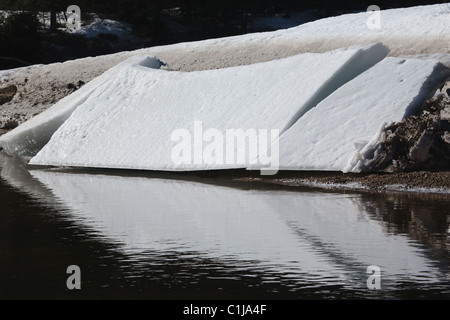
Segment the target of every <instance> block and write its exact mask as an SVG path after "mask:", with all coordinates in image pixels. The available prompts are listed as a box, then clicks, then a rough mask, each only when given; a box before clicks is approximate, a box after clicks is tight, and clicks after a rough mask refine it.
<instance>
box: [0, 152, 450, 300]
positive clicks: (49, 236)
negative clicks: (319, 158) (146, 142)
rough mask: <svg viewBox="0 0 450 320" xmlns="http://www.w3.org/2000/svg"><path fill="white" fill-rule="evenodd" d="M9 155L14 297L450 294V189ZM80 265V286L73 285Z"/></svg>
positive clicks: (4, 250) (4, 274)
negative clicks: (77, 167)
mask: <svg viewBox="0 0 450 320" xmlns="http://www.w3.org/2000/svg"><path fill="white" fill-rule="evenodd" d="M0 155H1V156H0V167H1V179H0V190H1V191H0V203H1V211H0V212H1V213H0V298H1V299H16V298H19V299H88V298H89V299H91V298H93V299H355V298H356V299H359V298H370V299H411V298H412V299H424V298H425V299H428V298H433V299H435V298H437V299H449V298H450V264H449V262H450V251H449V248H450V246H449V244H450V228H449V225H450V212H449V208H450V199H449V198H448V197H445V196H439V197H430V196H424V195H414V194H371V193H356V192H350V193H348V192H347V193H343V192H332V191H327V192H323V191H317V190H313V189H306V188H305V189H298V188H297V189H295V190H294V189H286V188H282V187H277V188H275V187H273V188H268V187H262V186H261V185H252V184H242V183H232V182H224V181H219V180H215V179H205V178H203V179H195V178H193V177H183V176H179V175H178V176H173V175H172V176H171V175H165V174H157V173H152V174H150V173H128V172H123V171H122V172H119V171H69V170H54V169H53V170H49V169H47V170H38V169H33V170H30V169H29V168H27V167H26V166H25V165H24V164H23V163H21V162H19V161H17V160H14V159H11V158H9V157H7V156H5V155H3V154H0ZM72 265H76V266H78V267H79V268H80V271H81V277H80V278H79V279H80V281H81V282H80V283H81V290H69V289H68V288H67V285H66V280H67V278H68V277H69V276H70V274H68V273H67V268H68V267H69V266H72ZM369 266H376V267H378V268H379V269H377V270H379V273H376V274H371V273H368V267H369ZM369 277H372V278H370V281H369V287H371V288H372V289H369V288H368V279H369Z"/></svg>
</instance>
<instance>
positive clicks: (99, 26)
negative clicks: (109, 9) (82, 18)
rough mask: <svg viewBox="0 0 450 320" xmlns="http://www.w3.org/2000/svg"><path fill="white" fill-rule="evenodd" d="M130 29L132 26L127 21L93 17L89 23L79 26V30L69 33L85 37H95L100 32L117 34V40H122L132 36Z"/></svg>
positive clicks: (131, 29)
mask: <svg viewBox="0 0 450 320" xmlns="http://www.w3.org/2000/svg"><path fill="white" fill-rule="evenodd" d="M132 31H133V28H132V26H131V24H129V23H126V22H122V21H115V20H111V19H101V18H99V17H95V18H94V21H92V22H91V23H90V24H88V25H84V26H81V28H80V30H77V31H74V32H71V33H75V34H79V35H82V36H84V37H86V38H95V37H98V36H99V35H101V34H110V35H115V36H117V38H118V40H121V41H123V40H130V39H131V38H134V36H133V34H132Z"/></svg>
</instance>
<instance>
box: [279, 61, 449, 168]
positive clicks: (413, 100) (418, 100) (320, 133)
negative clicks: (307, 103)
mask: <svg viewBox="0 0 450 320" xmlns="http://www.w3.org/2000/svg"><path fill="white" fill-rule="evenodd" d="M449 75H450V74H449V70H448V69H447V68H445V67H444V66H443V65H441V64H440V63H439V62H437V61H431V60H430V61H423V60H415V59H410V60H405V59H400V58H386V59H384V60H383V61H382V62H380V63H378V64H377V65H376V66H374V67H373V68H371V69H369V70H368V71H366V72H364V73H363V74H361V75H360V76H358V77H356V78H355V79H353V80H352V81H350V82H349V83H347V84H345V85H344V86H342V87H341V88H339V89H338V90H337V91H335V92H334V93H333V94H331V95H330V96H329V97H328V98H326V99H325V100H324V101H322V102H321V103H320V104H319V105H318V106H317V107H316V108H314V109H312V110H310V111H309V112H308V113H306V114H305V115H304V116H303V117H302V118H300V119H299V120H298V121H297V122H296V123H295V125H294V126H292V127H291V128H290V129H289V130H287V131H286V132H285V133H284V134H283V135H281V137H280V143H279V146H280V168H281V169H289V170H330V171H344V172H345V171H361V170H364V167H363V163H364V162H365V161H369V160H370V158H371V152H370V150H372V149H373V147H374V146H373V143H374V142H375V141H378V137H379V135H380V134H381V133H382V131H383V128H384V126H385V125H388V124H391V123H392V122H399V121H401V120H402V119H403V118H404V117H407V116H409V115H411V114H413V113H415V111H417V109H418V108H420V107H421V106H422V105H423V103H424V101H425V100H426V99H427V98H428V97H429V94H430V93H432V92H433V89H435V88H436V87H438V86H439V84H441V83H442V82H443V81H444V80H445V79H446V78H447V77H448V76H449Z"/></svg>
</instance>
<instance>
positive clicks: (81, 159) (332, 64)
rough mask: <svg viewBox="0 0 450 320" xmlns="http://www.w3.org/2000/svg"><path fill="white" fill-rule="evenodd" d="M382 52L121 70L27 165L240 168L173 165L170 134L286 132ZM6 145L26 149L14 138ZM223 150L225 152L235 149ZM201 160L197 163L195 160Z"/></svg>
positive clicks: (367, 49)
mask: <svg viewBox="0 0 450 320" xmlns="http://www.w3.org/2000/svg"><path fill="white" fill-rule="evenodd" d="M387 53H388V49H387V48H386V47H385V46H384V45H382V44H381V43H378V44H374V45H368V46H359V47H353V48H348V49H340V50H336V51H332V52H327V53H323V54H302V55H297V56H294V57H290V58H286V59H280V60H274V61H271V62H265V63H259V64H254V65H249V66H239V67H233V68H227V69H220V70H207V71H199V72H190V73H182V72H169V71H164V70H156V69H149V68H144V67H142V66H139V65H137V64H131V63H126V64H125V65H124V66H123V67H122V68H120V70H119V71H118V72H115V73H114V76H113V77H108V80H107V81H106V82H105V81H102V82H103V83H99V81H97V82H96V88H95V89H93V90H92V91H91V90H90V91H89V97H86V98H85V99H83V101H80V99H77V100H76V101H77V104H76V106H75V107H78V108H77V110H75V112H73V114H72V115H71V117H70V118H69V119H68V120H67V121H66V122H65V123H64V124H63V125H62V126H61V127H60V128H59V129H58V130H57V132H56V133H55V134H54V135H53V137H52V138H51V140H50V142H49V143H48V144H47V145H46V146H45V147H44V148H43V149H42V150H41V151H40V152H39V153H38V154H37V155H36V157H34V158H33V159H32V160H31V161H30V163H31V164H34V165H57V166H80V167H106V168H126V169H145V170H171V171H182V170H209V169H225V168H245V167H246V163H242V164H238V163H235V164H230V163H228V164H224V163H223V162H225V161H223V162H222V163H221V162H220V160H224V159H223V157H222V158H221V159H220V156H218V157H217V160H218V161H216V162H207V163H205V162H204V161H203V157H202V156H203V151H204V149H202V148H200V149H196V148H195V147H194V151H193V152H192V157H191V159H192V160H193V161H191V162H189V163H181V164H180V163H174V161H173V158H172V150H173V149H174V147H175V146H176V145H177V144H178V143H177V142H174V141H171V137H172V134H173V133H174V132H175V131H176V130H187V131H188V133H190V134H193V135H195V134H196V133H195V127H194V123H195V122H196V121H197V122H201V123H202V125H203V128H204V130H207V129H215V130H219V131H220V132H221V133H223V134H224V135H225V132H226V130H228V129H235V130H244V131H245V130H247V129H255V130H258V129H267V130H271V129H278V130H279V131H280V132H284V131H285V130H286V129H287V128H289V127H290V126H291V125H292V124H293V123H295V121H296V120H297V119H298V118H300V117H301V116H302V115H303V114H304V113H305V112H307V111H308V110H309V109H311V108H312V107H314V106H315V105H316V104H317V103H319V102H320V101H321V100H323V99H324V98H326V97H327V96H328V95H329V94H331V93H332V92H333V91H335V90H336V89H338V88H339V87H340V86H342V85H343V84H344V83H346V82H348V81H350V80H351V79H353V78H354V77H355V76H357V75H359V74H360V73H362V72H364V71H365V70H367V69H368V68H370V67H371V66H373V65H374V64H376V63H377V62H379V61H380V60H382V59H383V58H384V57H385V56H386V55H387ZM115 69H116V70H117V68H115ZM83 97H84V96H83ZM73 109H74V108H72V109H71V111H72V110H73ZM57 110H58V109H57ZM66 115H67V113H64V116H66ZM41 119H42V118H41ZM44 119H45V117H44ZM59 123H60V122H58V124H59ZM38 128H41V127H40V126H39V123H38ZM43 130H44V131H45V130H46V128H44V129H43ZM52 130H53V128H52ZM8 138H9V141H12V140H16V144H18V145H19V146H22V145H23V143H22V142H21V140H22V137H20V136H19V137H17V134H14V132H12V134H10V135H9V137H8ZM272 138H273V137H272ZM0 143H3V141H2V139H0ZM226 143H228V145H227V148H228V147H229V145H230V143H231V144H233V145H234V144H235V143H234V141H226ZM194 144H195V143H194ZM205 145H206V143H205ZM245 148H246V143H243V144H239V143H238V144H236V145H235V146H234V147H232V149H233V150H234V154H235V155H237V154H244V155H245V154H246V153H247V151H246V149H245ZM224 149H225V148H224ZM5 150H7V152H8V150H9V151H10V150H12V151H15V150H16V149H15V148H14V147H9V148H8V149H7V148H5ZM33 151H35V149H33ZM199 158H200V163H199V162H198V161H196V160H195V159H199ZM248 160H249V159H247V161H248Z"/></svg>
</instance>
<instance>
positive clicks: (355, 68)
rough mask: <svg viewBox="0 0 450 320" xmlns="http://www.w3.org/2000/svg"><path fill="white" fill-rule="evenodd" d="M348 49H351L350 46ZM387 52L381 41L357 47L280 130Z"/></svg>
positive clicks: (380, 58)
mask: <svg viewBox="0 0 450 320" xmlns="http://www.w3.org/2000/svg"><path fill="white" fill-rule="evenodd" d="M349 49H351V47H350V48H349ZM388 53H389V48H387V47H386V46H385V45H384V44H382V43H381V42H379V43H377V44H376V45H374V46H373V47H371V48H370V50H367V49H365V48H362V49H359V50H358V52H357V53H356V54H355V55H354V56H353V57H352V58H351V59H349V61H347V62H346V63H345V64H344V65H342V67H341V68H339V70H338V71H337V72H336V73H335V74H334V75H333V76H332V77H330V79H328V80H327V81H326V82H325V83H324V84H323V85H322V86H321V88H320V89H319V90H318V91H317V92H316V93H315V94H314V96H312V97H311V99H310V100H309V101H308V102H307V103H306V104H305V105H306V107H305V108H302V109H301V110H299V112H298V113H297V114H295V115H294V117H293V118H292V119H291V120H290V121H289V123H288V125H287V126H286V127H285V128H284V129H283V130H281V133H283V132H285V131H286V130H288V129H289V128H290V127H292V126H293V125H294V123H295V122H297V120H298V119H300V118H301V117H302V116H303V115H304V114H305V113H306V112H308V111H309V110H311V109H312V108H314V107H315V106H317V105H318V104H319V103H320V102H321V101H323V100H324V99H326V98H327V97H328V96H330V95H331V94H332V93H333V92H335V91H336V90H337V89H339V88H340V87H342V86H343V85H345V84H346V83H348V82H350V81H351V80H353V79H354V78H356V77H357V76H359V75H360V74H362V73H364V72H365V71H367V70H368V69H370V68H371V67H373V66H374V65H376V64H377V63H378V62H380V61H382V60H383V59H384V58H385V57H386V56H387V54H388Z"/></svg>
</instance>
